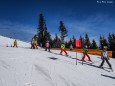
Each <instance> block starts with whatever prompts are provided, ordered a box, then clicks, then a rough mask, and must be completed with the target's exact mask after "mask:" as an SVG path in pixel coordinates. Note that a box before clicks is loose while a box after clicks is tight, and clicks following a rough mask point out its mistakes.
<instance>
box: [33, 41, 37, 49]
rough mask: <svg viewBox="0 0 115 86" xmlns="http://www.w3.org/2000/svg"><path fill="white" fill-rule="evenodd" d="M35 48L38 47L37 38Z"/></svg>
mask: <svg viewBox="0 0 115 86" xmlns="http://www.w3.org/2000/svg"><path fill="white" fill-rule="evenodd" d="M34 46H35V49H38V42H37V40H35V45H34Z"/></svg>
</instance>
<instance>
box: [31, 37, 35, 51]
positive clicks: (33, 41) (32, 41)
mask: <svg viewBox="0 0 115 86" xmlns="http://www.w3.org/2000/svg"><path fill="white" fill-rule="evenodd" d="M31 49H35V39H34V38H32V40H31Z"/></svg>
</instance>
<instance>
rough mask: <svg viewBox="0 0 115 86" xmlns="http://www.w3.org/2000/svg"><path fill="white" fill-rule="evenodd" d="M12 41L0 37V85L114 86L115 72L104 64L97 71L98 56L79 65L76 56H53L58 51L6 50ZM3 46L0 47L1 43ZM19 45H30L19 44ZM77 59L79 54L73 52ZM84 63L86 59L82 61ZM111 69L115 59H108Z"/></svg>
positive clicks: (114, 66) (92, 56)
mask: <svg viewBox="0 0 115 86" xmlns="http://www.w3.org/2000/svg"><path fill="white" fill-rule="evenodd" d="M12 40H13V39H9V38H6V37H2V36H0V86H115V72H114V71H113V72H111V70H110V69H107V68H109V67H108V65H107V64H106V63H105V64H104V68H105V70H103V69H100V68H98V67H97V66H99V65H100V63H101V59H100V56H94V55H90V57H91V60H92V61H93V62H92V64H91V62H88V61H87V63H85V62H84V64H83V65H82V64H81V61H79V60H78V61H77V65H76V60H75V58H76V53H75V52H68V54H69V55H70V56H71V58H70V57H65V56H61V55H57V53H59V52H60V51H58V50H51V52H52V53H49V52H46V51H44V49H41V48H39V49H36V50H33V49H29V48H13V47H6V46H5V45H6V43H11V42H12ZM2 43H3V44H2ZM19 43H20V46H23V47H24V46H25V47H30V44H28V43H24V42H21V41H20V42H19ZM77 56H78V58H79V59H81V57H82V54H81V53H77ZM85 60H87V58H86V59H85ZM109 61H110V63H111V64H112V67H113V70H115V59H112V58H111V59H110V60H109Z"/></svg>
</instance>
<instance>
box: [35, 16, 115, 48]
mask: <svg viewBox="0 0 115 86" xmlns="http://www.w3.org/2000/svg"><path fill="white" fill-rule="evenodd" d="M37 29H38V32H37V34H36V35H35V36H34V38H35V39H36V40H37V41H38V45H39V46H41V47H45V43H46V41H49V42H50V45H51V47H52V48H60V45H61V42H65V44H66V47H67V48H69V47H70V45H71V44H72V45H73V48H75V47H76V46H75V40H76V38H75V36H73V37H72V38H70V40H69V41H65V40H64V38H65V37H67V35H68V30H67V28H66V27H65V25H64V23H63V21H60V23H59V28H58V29H59V32H60V34H61V35H60V36H58V35H57V34H55V37H54V38H52V37H51V34H50V32H48V29H47V26H46V23H45V19H44V16H43V14H40V16H39V22H38V28H37ZM79 39H80V40H81V45H82V47H87V48H89V49H103V46H108V48H109V50H115V34H114V33H112V34H111V33H109V36H108V39H106V38H105V37H104V36H100V39H99V45H97V43H96V41H95V39H93V40H92V41H91V40H90V39H89V36H88V34H87V33H86V34H85V36H84V37H82V36H80V37H79Z"/></svg>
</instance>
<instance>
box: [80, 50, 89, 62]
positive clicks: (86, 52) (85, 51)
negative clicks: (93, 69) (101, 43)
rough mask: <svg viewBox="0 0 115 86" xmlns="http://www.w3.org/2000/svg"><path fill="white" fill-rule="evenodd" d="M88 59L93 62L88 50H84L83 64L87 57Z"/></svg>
mask: <svg viewBox="0 0 115 86" xmlns="http://www.w3.org/2000/svg"><path fill="white" fill-rule="evenodd" d="M86 56H87V57H88V59H89V61H91V59H90V56H89V55H88V49H87V48H83V57H82V62H84V59H85V57H86Z"/></svg>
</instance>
